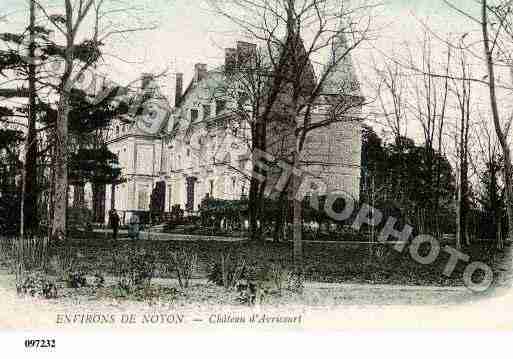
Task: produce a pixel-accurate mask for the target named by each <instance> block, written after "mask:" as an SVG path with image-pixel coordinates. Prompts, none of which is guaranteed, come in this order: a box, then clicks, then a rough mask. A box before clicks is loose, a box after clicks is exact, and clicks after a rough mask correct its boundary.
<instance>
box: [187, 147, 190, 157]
mask: <svg viewBox="0 0 513 359" xmlns="http://www.w3.org/2000/svg"><path fill="white" fill-rule="evenodd" d="M190 155H191V149H190V148H188V149H187V157H190Z"/></svg>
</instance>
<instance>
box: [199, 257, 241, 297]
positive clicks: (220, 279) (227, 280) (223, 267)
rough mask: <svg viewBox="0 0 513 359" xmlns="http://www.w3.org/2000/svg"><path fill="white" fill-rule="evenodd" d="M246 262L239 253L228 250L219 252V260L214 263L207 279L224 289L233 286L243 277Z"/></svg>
mask: <svg viewBox="0 0 513 359" xmlns="http://www.w3.org/2000/svg"><path fill="white" fill-rule="evenodd" d="M245 272H246V262H245V260H244V258H242V257H241V256H240V255H233V254H232V253H230V252H224V253H221V256H220V260H219V262H216V263H214V265H213V267H212V269H211V271H210V273H209V274H208V280H209V281H210V282H212V283H215V284H216V285H219V286H223V287H225V288H226V289H230V288H234V287H235V285H236V284H237V283H238V282H239V280H240V279H243V278H244V275H245Z"/></svg>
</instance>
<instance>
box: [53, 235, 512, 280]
mask: <svg viewBox="0 0 513 359" xmlns="http://www.w3.org/2000/svg"><path fill="white" fill-rule="evenodd" d="M183 248H186V249H187V248H188V249H190V250H192V251H194V252H196V253H197V255H198V268H197V270H196V272H195V274H194V277H195V278H206V276H207V274H208V273H209V271H210V270H211V268H212V266H213V265H214V263H215V262H216V261H219V260H220V256H221V253H223V252H226V251H231V252H232V253H234V254H236V255H237V256H240V257H241V258H244V260H245V263H246V265H247V266H248V267H253V268H258V267H261V266H265V265H268V264H271V263H274V264H281V265H283V266H284V267H285V268H288V269H291V268H292V243H290V242H286V243H273V242H267V243H263V244H260V243H252V242H249V241H242V242H234V243H231V242H216V241H108V240H103V239H101V240H100V239H90V240H70V241H68V242H67V243H66V244H65V250H66V251H69V253H72V254H73V255H74V256H76V258H77V261H78V262H77V265H78V266H79V267H80V268H81V269H82V270H83V271H84V272H86V273H89V274H93V273H95V272H100V273H102V274H104V275H113V274H114V273H115V272H116V271H115V270H116V268H114V260H113V255H114V254H117V255H121V256H128V255H129V252H130V250H133V249H146V250H149V251H152V252H153V253H154V254H155V256H156V258H157V263H159V264H165V263H169V262H170V261H171V253H172V252H173V251H177V250H180V249H183ZM303 249H304V269H305V279H306V280H307V281H312V282H332V283H374V284H405V285H429V286H461V285H463V280H462V274H463V271H464V269H465V264H464V263H463V262H459V264H458V265H457V266H456V268H455V270H454V272H453V273H452V275H451V276H450V277H446V276H444V275H443V270H444V268H445V266H446V264H447V261H448V259H449V254H447V253H445V252H444V251H441V252H440V255H439V256H438V258H437V260H436V261H435V262H434V263H432V264H429V265H423V264H419V263H417V262H415V261H414V260H413V259H412V257H411V255H410V253H409V251H408V248H406V249H405V250H404V251H403V252H402V253H399V252H397V251H395V250H394V249H393V248H392V245H379V244H375V245H373V244H364V243H354V244H352V243H323V242H318V243H315V242H310V243H304V244H303ZM421 249H422V248H421ZM509 249H510V248H509V247H507V248H506V251H504V252H498V251H496V250H495V248H494V247H493V246H490V244H486V243H484V244H475V245H473V246H471V247H469V248H467V249H466V250H464V252H465V253H466V254H467V255H469V257H470V261H481V262H484V263H486V264H488V265H490V266H491V267H492V268H493V270H494V273H495V274H496V281H497V282H501V283H502V282H504V281H505V280H506V279H505V273H508V272H509V269H510V268H509V267H508V263H510V262H511V261H509V260H504V258H505V255H506V254H507V253H509ZM63 250H64V249H63V247H51V248H50V255H53V254H55V253H57V252H58V251H63ZM477 274H479V272H477ZM160 276H161V277H164V276H167V277H172V274H169V273H165V274H163V273H162V274H160Z"/></svg>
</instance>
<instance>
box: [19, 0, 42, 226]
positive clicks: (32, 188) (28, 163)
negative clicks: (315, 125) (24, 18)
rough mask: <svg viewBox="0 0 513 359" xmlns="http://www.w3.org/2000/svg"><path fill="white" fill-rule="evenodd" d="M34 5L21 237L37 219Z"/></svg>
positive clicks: (32, 12) (33, 9) (31, 9)
mask: <svg viewBox="0 0 513 359" xmlns="http://www.w3.org/2000/svg"><path fill="white" fill-rule="evenodd" d="M35 20H36V14H35V3H34V1H33V0H31V1H30V21H29V34H30V44H29V50H28V56H29V65H28V69H29V75H28V83H29V108H28V119H27V137H26V145H25V148H26V151H27V152H26V154H25V164H24V168H23V184H22V186H23V187H22V207H21V208H22V209H21V210H22V215H21V226H20V232H21V236H24V234H25V232H29V233H30V232H33V231H34V230H36V228H37V226H38V224H39V221H38V218H37V197H38V196H37V194H38V188H37V173H36V171H37V133H36V65H35V63H34V61H35V42H34V41H35V39H34V38H35Z"/></svg>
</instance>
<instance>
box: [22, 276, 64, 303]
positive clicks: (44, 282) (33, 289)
mask: <svg viewBox="0 0 513 359" xmlns="http://www.w3.org/2000/svg"><path fill="white" fill-rule="evenodd" d="M16 289H17V292H18V294H22V295H30V296H32V297H41V298H45V299H53V298H57V286H56V285H55V283H54V282H53V281H51V280H49V279H48V278H46V276H44V275H43V274H41V273H31V274H29V275H28V276H27V277H25V279H24V280H23V281H22V282H20V283H19V284H17V286H16Z"/></svg>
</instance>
